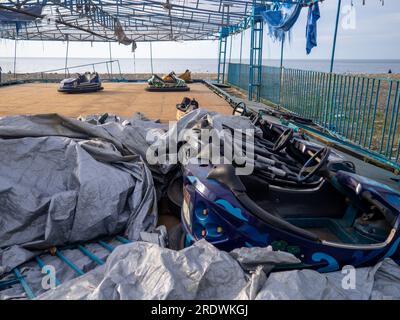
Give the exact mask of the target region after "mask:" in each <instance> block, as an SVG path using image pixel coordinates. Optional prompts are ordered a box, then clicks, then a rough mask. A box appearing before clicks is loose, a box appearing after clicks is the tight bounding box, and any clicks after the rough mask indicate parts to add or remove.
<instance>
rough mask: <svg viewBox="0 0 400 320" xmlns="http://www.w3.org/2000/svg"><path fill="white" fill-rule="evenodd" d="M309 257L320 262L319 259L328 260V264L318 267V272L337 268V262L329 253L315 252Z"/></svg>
mask: <svg viewBox="0 0 400 320" xmlns="http://www.w3.org/2000/svg"><path fill="white" fill-rule="evenodd" d="M311 259H312V260H313V261H314V262H321V261H324V260H325V261H326V262H328V265H327V266H325V267H322V268H319V269H318V270H317V271H319V272H331V271H336V270H339V264H338V262H337V261H336V259H335V258H334V257H332V256H330V255H329V254H326V253H323V252H316V253H314V254H313V255H312V257H311Z"/></svg>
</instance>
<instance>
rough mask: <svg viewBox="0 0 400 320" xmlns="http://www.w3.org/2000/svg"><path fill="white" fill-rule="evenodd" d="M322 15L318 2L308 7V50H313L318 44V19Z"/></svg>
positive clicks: (309, 51)
mask: <svg viewBox="0 0 400 320" xmlns="http://www.w3.org/2000/svg"><path fill="white" fill-rule="evenodd" d="M320 17H321V14H320V11H319V4H318V2H316V3H314V4H312V5H311V6H310V7H309V9H308V16H307V28H306V39H307V43H306V52H307V54H310V53H311V50H312V49H313V48H314V47H316V46H317V21H318V20H319V18H320Z"/></svg>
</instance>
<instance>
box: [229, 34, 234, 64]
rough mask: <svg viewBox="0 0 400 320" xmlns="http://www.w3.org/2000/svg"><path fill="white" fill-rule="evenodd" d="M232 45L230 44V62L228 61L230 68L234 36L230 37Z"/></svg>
mask: <svg viewBox="0 0 400 320" xmlns="http://www.w3.org/2000/svg"><path fill="white" fill-rule="evenodd" d="M230 41H231V42H230V44H229V60H228V66H229V64H230V63H231V60H232V43H233V35H231V36H230Z"/></svg>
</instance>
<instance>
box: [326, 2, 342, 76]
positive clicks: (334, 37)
mask: <svg viewBox="0 0 400 320" xmlns="http://www.w3.org/2000/svg"><path fill="white" fill-rule="evenodd" d="M341 5H342V0H338V7H337V12H336V24H335V34H334V36H333V46H332V55H331V66H330V69H329V72H330V73H332V72H333V65H334V62H335V51H336V40H337V33H338V28H339V18H340V8H341Z"/></svg>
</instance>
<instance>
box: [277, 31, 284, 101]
mask: <svg viewBox="0 0 400 320" xmlns="http://www.w3.org/2000/svg"><path fill="white" fill-rule="evenodd" d="M284 46H285V40H284V38H283V39H282V41H281V64H280V78H279V105H278V107H280V106H281V103H282V80H283V52H284Z"/></svg>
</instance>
